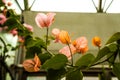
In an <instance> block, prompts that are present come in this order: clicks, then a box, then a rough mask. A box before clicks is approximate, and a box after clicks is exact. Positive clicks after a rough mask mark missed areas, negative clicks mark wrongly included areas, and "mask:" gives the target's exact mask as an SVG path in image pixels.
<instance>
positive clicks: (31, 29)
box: [23, 23, 33, 32]
mask: <svg viewBox="0 0 120 80" xmlns="http://www.w3.org/2000/svg"><path fill="white" fill-rule="evenodd" d="M23 25H24V26H25V27H26V28H27V29H28V30H29V31H30V32H33V27H32V26H31V25H28V24H26V23H24V24H23Z"/></svg>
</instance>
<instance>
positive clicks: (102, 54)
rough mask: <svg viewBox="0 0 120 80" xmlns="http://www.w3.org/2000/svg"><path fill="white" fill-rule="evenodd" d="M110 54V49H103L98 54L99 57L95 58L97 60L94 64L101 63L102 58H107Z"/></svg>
mask: <svg viewBox="0 0 120 80" xmlns="http://www.w3.org/2000/svg"><path fill="white" fill-rule="evenodd" d="M108 53H110V50H109V48H108V47H104V48H102V49H101V50H100V51H99V52H98V54H97V57H96V58H95V60H94V61H93V63H95V62H97V61H99V60H100V59H101V58H103V57H104V56H106V55H107V54H108Z"/></svg>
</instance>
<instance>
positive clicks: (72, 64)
mask: <svg viewBox="0 0 120 80" xmlns="http://www.w3.org/2000/svg"><path fill="white" fill-rule="evenodd" d="M67 45H68V47H69V50H70V55H71V65H72V66H73V55H72V51H71V48H70V44H69V43H67Z"/></svg>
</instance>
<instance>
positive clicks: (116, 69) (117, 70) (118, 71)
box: [113, 63, 120, 80]
mask: <svg viewBox="0 0 120 80" xmlns="http://www.w3.org/2000/svg"><path fill="white" fill-rule="evenodd" d="M113 73H114V74H115V75H116V76H117V78H118V79H119V80H120V63H115V64H114V65H113Z"/></svg>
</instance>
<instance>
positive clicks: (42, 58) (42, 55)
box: [38, 53, 52, 64]
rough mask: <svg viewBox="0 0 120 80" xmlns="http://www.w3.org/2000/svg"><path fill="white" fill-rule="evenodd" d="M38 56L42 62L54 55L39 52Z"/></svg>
mask: <svg viewBox="0 0 120 80" xmlns="http://www.w3.org/2000/svg"><path fill="white" fill-rule="evenodd" d="M38 57H39V58H40V61H41V63H42V64H44V62H45V61H46V60H48V59H50V58H51V57H52V56H51V55H50V54H49V53H44V54H39V55H38Z"/></svg>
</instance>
